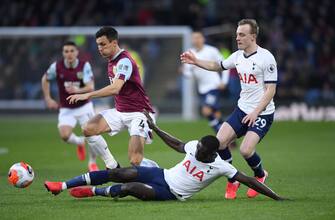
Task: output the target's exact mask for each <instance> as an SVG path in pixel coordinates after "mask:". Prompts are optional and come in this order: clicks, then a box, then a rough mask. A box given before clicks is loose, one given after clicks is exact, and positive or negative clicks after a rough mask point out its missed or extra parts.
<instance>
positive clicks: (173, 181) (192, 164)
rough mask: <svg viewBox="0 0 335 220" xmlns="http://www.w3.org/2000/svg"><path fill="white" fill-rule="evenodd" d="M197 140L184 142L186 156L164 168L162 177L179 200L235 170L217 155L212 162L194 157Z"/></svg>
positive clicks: (232, 174)
mask: <svg viewBox="0 0 335 220" xmlns="http://www.w3.org/2000/svg"><path fill="white" fill-rule="evenodd" d="M197 144H198V141H197V140H196V141H190V142H188V143H186V144H185V152H186V156H185V158H184V159H183V161H181V162H180V163H178V164H177V165H176V166H174V167H172V168H170V169H164V178H165V181H166V183H167V184H168V185H169V187H170V190H171V192H172V193H173V194H174V195H176V197H177V198H178V199H180V200H185V199H187V198H189V197H191V196H192V195H193V194H194V193H196V192H199V191H200V190H202V189H203V188H205V187H206V186H208V185H209V184H211V183H212V182H213V181H214V180H216V179H217V178H219V177H220V176H226V177H228V178H232V177H233V176H234V175H235V174H236V173H237V170H236V168H235V167H233V166H232V165H231V164H230V163H227V162H226V161H224V160H222V159H221V158H220V156H219V155H218V156H217V157H216V159H215V161H214V162H212V163H203V162H200V161H198V160H197V159H196V158H195V152H196V151H197Z"/></svg>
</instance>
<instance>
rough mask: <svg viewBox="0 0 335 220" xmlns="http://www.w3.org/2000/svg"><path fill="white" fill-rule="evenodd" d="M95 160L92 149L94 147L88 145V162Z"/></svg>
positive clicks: (95, 155)
mask: <svg viewBox="0 0 335 220" xmlns="http://www.w3.org/2000/svg"><path fill="white" fill-rule="evenodd" d="M96 160H97V154H96V152H95V151H94V149H92V147H91V146H90V145H88V164H92V163H96Z"/></svg>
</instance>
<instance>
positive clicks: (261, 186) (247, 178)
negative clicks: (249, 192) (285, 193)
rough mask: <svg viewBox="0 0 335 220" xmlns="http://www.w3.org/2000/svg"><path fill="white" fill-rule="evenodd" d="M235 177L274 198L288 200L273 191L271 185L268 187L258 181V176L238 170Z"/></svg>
mask: <svg viewBox="0 0 335 220" xmlns="http://www.w3.org/2000/svg"><path fill="white" fill-rule="evenodd" d="M234 179H235V180H237V181H239V182H240V183H242V184H244V185H246V186H248V187H250V188H252V189H254V190H256V191H257V192H259V193H262V194H263V195H266V196H268V197H270V198H272V199H274V200H286V199H284V198H282V197H280V196H278V195H277V194H276V193H275V192H274V191H272V190H271V189H270V188H269V187H267V186H266V185H264V184H263V183H260V182H258V181H257V179H256V178H253V177H250V176H246V175H245V174H243V173H241V172H238V173H237V175H236V176H235V177H234Z"/></svg>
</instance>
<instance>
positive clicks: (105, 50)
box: [67, 27, 158, 166]
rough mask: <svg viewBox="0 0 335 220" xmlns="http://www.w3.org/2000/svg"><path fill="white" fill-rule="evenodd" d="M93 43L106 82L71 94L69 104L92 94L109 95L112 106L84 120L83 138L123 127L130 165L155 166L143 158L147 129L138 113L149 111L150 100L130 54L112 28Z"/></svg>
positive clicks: (112, 133) (149, 134)
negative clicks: (105, 69) (102, 60)
mask: <svg viewBox="0 0 335 220" xmlns="http://www.w3.org/2000/svg"><path fill="white" fill-rule="evenodd" d="M95 37H96V43H97V45H98V49H99V52H100V54H101V56H102V57H104V58H107V59H108V77H109V79H110V85H108V86H106V87H104V88H102V89H100V90H96V91H93V92H88V93H83V94H76V95H71V96H69V97H68V98H67V100H68V101H69V103H77V102H80V101H83V100H87V99H90V98H96V97H105V96H113V97H114V101H115V108H113V109H108V110H105V111H102V112H100V113H99V114H98V115H96V116H94V117H93V118H92V119H91V120H89V121H88V123H86V125H85V126H84V127H83V132H84V135H85V136H86V137H90V136H92V135H98V134H102V133H106V132H108V133H109V134H110V135H115V134H117V133H119V132H120V131H122V130H124V129H128V132H129V134H130V140H129V146H128V157H129V160H130V163H131V164H132V165H140V164H141V165H143V166H158V165H157V164H156V162H154V161H152V160H149V159H147V158H143V153H144V144H145V143H150V142H151V133H150V132H151V130H150V128H149V127H148V124H147V123H146V118H145V116H144V115H143V113H142V110H143V109H146V110H147V111H148V112H150V114H153V113H154V111H153V109H152V106H151V103H150V100H149V98H148V96H147V94H146V92H145V91H144V88H143V85H142V82H141V77H140V74H139V70H138V66H137V64H136V62H135V61H134V59H133V58H132V57H131V56H130V54H129V53H128V52H127V51H126V50H123V49H121V48H120V47H119V43H118V32H117V31H116V30H115V29H114V28H112V27H102V28H101V29H100V30H98V31H97V33H96V35H95Z"/></svg>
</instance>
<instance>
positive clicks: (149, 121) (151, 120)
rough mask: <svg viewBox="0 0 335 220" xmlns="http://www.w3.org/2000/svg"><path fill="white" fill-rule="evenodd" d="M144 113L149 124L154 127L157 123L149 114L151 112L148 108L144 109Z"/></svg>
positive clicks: (151, 127)
mask: <svg viewBox="0 0 335 220" xmlns="http://www.w3.org/2000/svg"><path fill="white" fill-rule="evenodd" d="M143 114H144V115H145V117H147V123H148V125H149V128H150V129H153V128H154V127H155V126H156V125H155V123H154V120H153V119H152V118H151V116H150V115H149V112H148V111H147V110H145V109H143Z"/></svg>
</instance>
